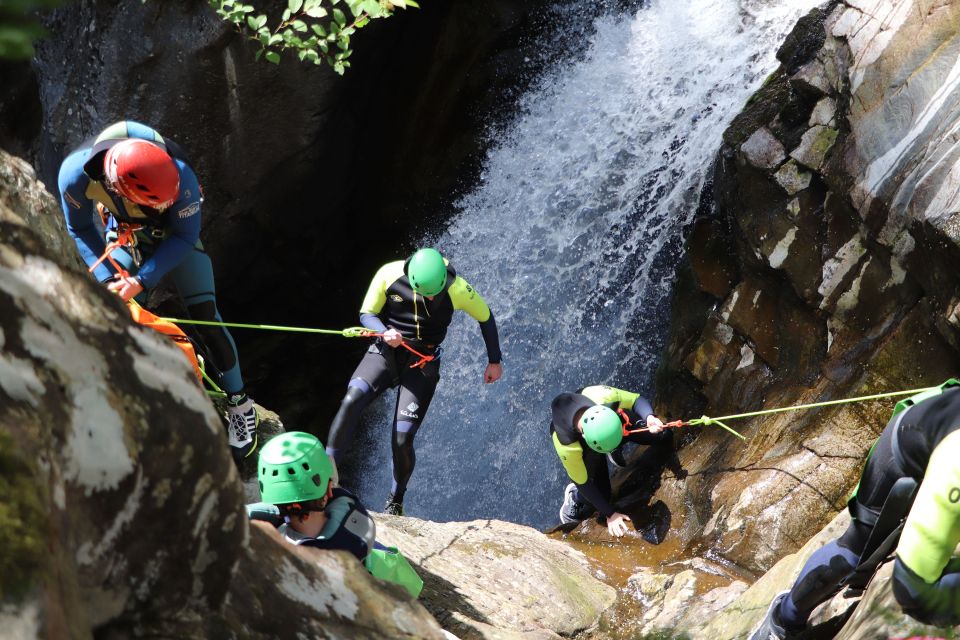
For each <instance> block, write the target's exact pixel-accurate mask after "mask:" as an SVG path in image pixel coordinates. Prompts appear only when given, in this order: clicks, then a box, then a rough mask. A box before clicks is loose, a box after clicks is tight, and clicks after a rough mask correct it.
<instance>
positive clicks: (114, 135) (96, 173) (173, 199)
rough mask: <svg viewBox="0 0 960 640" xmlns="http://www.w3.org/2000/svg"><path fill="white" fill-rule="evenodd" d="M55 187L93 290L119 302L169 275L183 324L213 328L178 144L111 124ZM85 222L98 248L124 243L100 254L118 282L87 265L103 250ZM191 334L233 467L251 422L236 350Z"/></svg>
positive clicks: (205, 262) (211, 297)
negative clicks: (223, 402)
mask: <svg viewBox="0 0 960 640" xmlns="http://www.w3.org/2000/svg"><path fill="white" fill-rule="evenodd" d="M58 186H59V190H60V206H61V208H62V209H63V215H64V217H65V218H66V222H67V231H68V232H69V233H70V236H71V237H72V238H73V240H74V242H76V244H77V249H78V250H79V251H80V257H81V258H83V261H84V262H86V264H87V267H90V268H91V269H93V275H94V276H95V277H96V278H97V280H98V281H100V282H101V283H103V284H105V285H106V286H107V288H109V289H110V290H111V291H113V292H115V293H116V294H117V295H119V296H120V297H121V298H123V300H124V301H126V300H129V299H131V298H136V297H138V296H139V297H140V298H142V296H140V294H141V292H143V291H144V290H147V289H150V288H152V287H155V286H157V284H159V282H160V279H161V278H163V277H164V276H165V275H167V274H169V275H170V277H171V279H172V280H173V284H174V285H175V286H176V288H177V292H178V293H179V294H180V297H181V298H182V300H183V303H184V305H185V306H186V308H187V313H188V314H189V315H190V317H191V318H192V319H194V320H207V321H216V322H219V321H220V312H219V311H217V300H216V294H215V290H214V284H213V266H212V264H211V262H210V258H209V256H207V254H206V252H204V250H203V243H201V242H200V206H201V203H202V202H203V198H202V196H201V193H200V184H199V183H198V182H197V176H196V174H194V172H193V169H192V168H191V166H190V163H189V161H188V160H187V158H186V155H185V154H184V152H183V150H182V149H181V148H180V146H179V145H177V144H176V143H175V142H173V141H172V140H170V139H167V138H164V137H163V136H161V135H160V134H159V133H157V132H156V131H154V130H153V129H151V128H150V127H148V126H146V125H142V124H140V123H137V122H132V121H129V120H128V121H124V122H117V123H116V124H113V125H110V126H109V127H107V128H106V129H104V130H103V131H102V132H101V133H100V134H99V135H98V136H97V137H96V138H95V139H93V140H91V141H88V142H86V143H84V144H82V145H81V146H80V147H79V148H78V149H76V150H74V151H72V152H71V153H70V154H69V155H68V156H67V157H66V159H65V160H64V161H63V164H61V165H60V174H59V177H58ZM95 214H99V215H98V216H96V217H97V218H98V222H100V223H102V225H103V227H104V229H103V230H104V232H105V234H106V240H109V241H111V242H113V241H116V240H118V238H120V237H124V238H127V239H128V242H127V244H125V245H124V246H123V247H120V248H117V249H115V250H113V251H112V252H111V254H110V257H111V259H112V260H113V261H116V262H117V263H118V264H119V265H120V266H121V267H122V268H123V269H124V270H125V271H126V272H127V274H119V273H117V269H116V268H115V267H114V265H113V264H112V262H111V260H103V261H102V262H100V263H99V264H97V263H98V260H101V256H103V255H104V252H105V251H106V243H105V239H104V236H102V235H101V231H100V229H98V227H97V224H96V223H95V222H94V218H95ZM94 265H97V266H96V268H94ZM197 332H198V333H199V334H200V336H201V338H202V339H203V343H204V346H205V347H206V349H207V353H208V355H209V357H210V360H209V361H210V362H211V363H212V364H213V366H214V367H215V368H216V369H217V372H218V373H219V377H220V380H219V382H220V386H221V387H223V389H224V391H226V393H227V414H228V418H229V423H230V424H229V429H228V439H229V441H230V446H231V453H232V454H233V457H234V459H235V460H236V461H237V462H239V461H240V460H241V459H243V458H245V457H247V456H249V455H250V454H251V453H252V452H253V450H254V449H255V448H256V445H257V425H258V424H259V416H258V415H257V410H256V408H255V407H254V404H253V400H251V399H250V398H249V397H247V394H246V393H245V392H244V385H243V378H242V376H241V375H240V360H239V357H238V356H237V346H236V344H234V342H233V337H232V336H231V335H230V333H229V332H228V331H227V330H226V329H225V328H224V327H218V326H201V327H198V328H197Z"/></svg>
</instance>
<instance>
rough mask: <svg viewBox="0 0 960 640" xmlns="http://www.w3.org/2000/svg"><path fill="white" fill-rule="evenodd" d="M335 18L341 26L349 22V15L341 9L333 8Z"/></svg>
mask: <svg viewBox="0 0 960 640" xmlns="http://www.w3.org/2000/svg"><path fill="white" fill-rule="evenodd" d="M333 19H334V20H336V21H337V24H338V25H340V26H341V27H342V26H343V25H345V24H347V16H345V15H344V14H343V11H341V10H340V9H334V10H333Z"/></svg>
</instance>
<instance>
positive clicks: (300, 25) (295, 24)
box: [290, 20, 307, 33]
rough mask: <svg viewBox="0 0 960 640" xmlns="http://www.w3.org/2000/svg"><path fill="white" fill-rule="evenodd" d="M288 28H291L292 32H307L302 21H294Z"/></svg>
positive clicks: (305, 25) (305, 24)
mask: <svg viewBox="0 0 960 640" xmlns="http://www.w3.org/2000/svg"><path fill="white" fill-rule="evenodd" d="M290 26H291V27H293V28H294V30H296V31H300V32H301V33H302V32H304V31H306V30H307V23H306V22H304V21H303V20H294V21H293V22H291V23H290Z"/></svg>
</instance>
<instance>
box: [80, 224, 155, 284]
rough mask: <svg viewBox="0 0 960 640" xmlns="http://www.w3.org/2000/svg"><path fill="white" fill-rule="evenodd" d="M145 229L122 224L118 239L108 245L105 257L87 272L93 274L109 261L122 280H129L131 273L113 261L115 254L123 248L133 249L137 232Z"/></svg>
mask: <svg viewBox="0 0 960 640" xmlns="http://www.w3.org/2000/svg"><path fill="white" fill-rule="evenodd" d="M142 228H143V227H142V226H140V225H138V224H120V225H118V226H117V231H116V234H117V237H116V239H115V240H112V241H110V242H109V243H108V244H107V247H106V249H105V250H104V252H103V255H102V256H100V257H99V258H97V261H96V262H94V263H93V264H92V265H91V266H90V268H89V269H87V271H89V272H90V273H93V272H94V270H95V269H96V268H97V267H99V266H100V265H101V264H103V262H104V261H109V262H110V264H111V265H113V268H114V269H115V270H116V272H117V275H119V276H120V277H121V278H129V277H130V272H128V271H127V270H126V269H124V268H123V265H121V264H120V263H119V262H117V261H116V260H114V259H113V255H111V254H113V252H114V251H115V250H117V249H119V248H121V247H133V246H136V244H137V237H136V235H135V234H136V233H137V231H140V230H141V229H142Z"/></svg>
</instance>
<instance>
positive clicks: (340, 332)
mask: <svg viewBox="0 0 960 640" xmlns="http://www.w3.org/2000/svg"><path fill="white" fill-rule="evenodd" d="M160 319H161V320H166V321H167V322H172V323H174V324H199V325H204V326H208V327H233V328H236V329H262V330H264V331H290V332H294V333H322V334H324V335H331V336H343V337H344V338H362V337H365V336H368V335H370V334H372V333H373V332H372V331H370V330H369V329H367V328H366V327H348V328H346V329H314V328H312V327H287V326H283V325H277V324H244V323H240V322H215V321H213V320H184V319H183V318H160Z"/></svg>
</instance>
